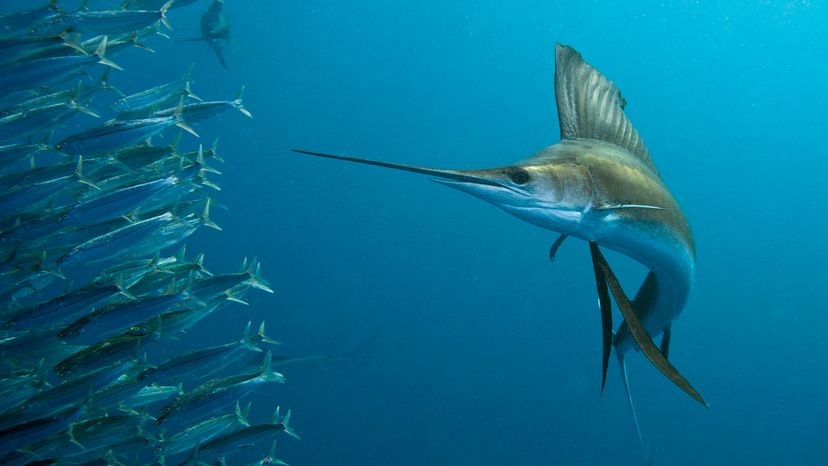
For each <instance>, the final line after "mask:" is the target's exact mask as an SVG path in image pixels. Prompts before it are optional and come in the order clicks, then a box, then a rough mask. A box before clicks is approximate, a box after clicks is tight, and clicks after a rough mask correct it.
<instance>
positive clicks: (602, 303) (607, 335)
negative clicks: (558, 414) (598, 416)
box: [552, 235, 640, 436]
mask: <svg viewBox="0 0 828 466" xmlns="http://www.w3.org/2000/svg"><path fill="white" fill-rule="evenodd" d="M561 238H564V239H565V238H566V236H565V235H562V236H561V237H560V238H558V241H556V242H555V244H557V245H558V246H560V244H559V243H561V242H563V240H562V239H561ZM589 245H590V251H591V252H592V268H593V269H594V271H595V285H596V286H597V287H598V305H599V307H600V308H601V334H602V341H603V354H602V358H601V395H603V394H604V386H605V385H606V384H607V367H608V366H609V357H610V353H612V301H610V296H609V287H608V286H607V277H606V276H605V275H604V272H603V271H602V270H601V267H600V266H599V265H598V260H597V258H596V255H595V252H596V251H598V253H599V254H600V251H599V250H598V245H597V244H595V243H593V242H590V243H589ZM552 247H553V248H554V245H553V246H552ZM626 383H627V382H626V380H625V381H624V384H625V385H626ZM637 426H638V421H636V427H637ZM639 436H640V434H639Z"/></svg>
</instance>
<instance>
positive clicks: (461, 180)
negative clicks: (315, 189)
mask: <svg viewBox="0 0 828 466" xmlns="http://www.w3.org/2000/svg"><path fill="white" fill-rule="evenodd" d="M291 151H293V152H296V153H299V154H305V155H312V156H314V157H323V158H327V159H334V160H344V161H346V162H355V163H362V164H365V165H374V166H377V167H384V168H391V169H393V170H401V171H407V172H412V173H419V174H421V175H431V176H434V177H435V178H434V179H433V181H435V182H437V183H439V184H442V185H446V186H450V187H453V188H461V187H462V186H463V185H469V184H474V185H483V186H492V187H497V188H505V189H508V186H506V185H505V184H503V183H501V182H499V181H498V180H497V179H494V178H491V177H488V176H484V175H482V173H484V172H483V171H476V170H449V169H445V168H428V167H420V166H417V165H406V164H402V163H393V162H383V161H381V160H371V159H363V158H359V157H348V156H345V155H334V154H324V153H321V152H310V151H306V150H301V149H291Z"/></svg>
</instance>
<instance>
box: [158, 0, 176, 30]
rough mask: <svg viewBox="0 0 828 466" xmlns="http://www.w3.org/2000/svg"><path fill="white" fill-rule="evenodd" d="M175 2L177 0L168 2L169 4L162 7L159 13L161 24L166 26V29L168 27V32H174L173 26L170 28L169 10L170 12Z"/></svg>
mask: <svg viewBox="0 0 828 466" xmlns="http://www.w3.org/2000/svg"><path fill="white" fill-rule="evenodd" d="M174 2H175V0H170V1H168V2H167V3H165V4H164V6H162V7H161V9H160V10H159V11H158V12H159V13H161V23H162V24H163V25H164V27H166V28H167V30H168V31H172V30H173V28H172V26H170V23H169V21H167V10H169V9H170V7H171V6H172V4H173V3H174Z"/></svg>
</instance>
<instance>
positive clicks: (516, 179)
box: [509, 167, 531, 184]
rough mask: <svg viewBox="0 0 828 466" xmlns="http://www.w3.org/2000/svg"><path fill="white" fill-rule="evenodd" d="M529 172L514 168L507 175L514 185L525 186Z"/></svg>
mask: <svg viewBox="0 0 828 466" xmlns="http://www.w3.org/2000/svg"><path fill="white" fill-rule="evenodd" d="M529 178H531V177H530V176H529V172H528V171H526V169H523V168H518V167H516V168H514V169H512V170H511V172H510V173H509V179H510V180H512V183H514V184H526V183H528V182H529Z"/></svg>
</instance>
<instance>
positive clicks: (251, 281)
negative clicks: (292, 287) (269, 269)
mask: <svg viewBox="0 0 828 466" xmlns="http://www.w3.org/2000/svg"><path fill="white" fill-rule="evenodd" d="M261 270H262V263H261V262H259V261H258V260H257V259H256V258H255V257H254V258H253V261H251V263H250V266H249V267H248V268H247V273H248V275H250V278H248V279H247V280H245V281H246V282H247V284H248V285H250V286H252V287H253V288H257V289H260V290H262V291H266V292H268V293H273V289H272V288H271V287H270V284H269V283H268V282H267V281H266V280H265V279H264V278H262V274H261Z"/></svg>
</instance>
